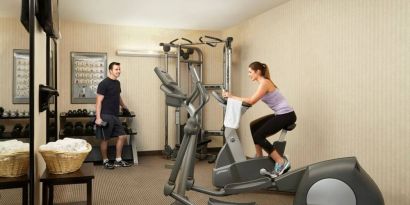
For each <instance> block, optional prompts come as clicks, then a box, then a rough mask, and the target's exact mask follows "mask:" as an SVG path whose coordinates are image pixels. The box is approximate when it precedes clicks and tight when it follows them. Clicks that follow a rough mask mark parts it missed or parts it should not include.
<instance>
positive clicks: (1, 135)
mask: <svg viewBox="0 0 410 205" xmlns="http://www.w3.org/2000/svg"><path fill="white" fill-rule="evenodd" d="M4 130H6V127H4V125H2V124H0V137H3V133H4Z"/></svg>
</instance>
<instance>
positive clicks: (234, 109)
mask: <svg viewBox="0 0 410 205" xmlns="http://www.w3.org/2000/svg"><path fill="white" fill-rule="evenodd" d="M241 109H242V101H239V100H235V99H232V98H228V103H227V105H226V112H225V120H224V125H225V127H230V128H233V129H237V128H238V127H239V122H240V121H241Z"/></svg>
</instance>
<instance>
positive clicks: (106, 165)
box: [103, 161, 115, 169]
mask: <svg viewBox="0 0 410 205" xmlns="http://www.w3.org/2000/svg"><path fill="white" fill-rule="evenodd" d="M103 165H104V168H106V169H114V168H115V167H114V164H113V163H112V162H110V161H106V162H103Z"/></svg>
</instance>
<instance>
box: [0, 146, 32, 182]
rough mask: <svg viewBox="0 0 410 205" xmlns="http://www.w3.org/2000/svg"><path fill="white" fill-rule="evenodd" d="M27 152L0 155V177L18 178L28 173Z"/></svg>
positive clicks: (28, 158) (28, 157)
mask: <svg viewBox="0 0 410 205" xmlns="http://www.w3.org/2000/svg"><path fill="white" fill-rule="evenodd" d="M29 160H30V155H29V152H13V153H5V154H0V177H19V176H23V175H26V174H27V173H28V164H29Z"/></svg>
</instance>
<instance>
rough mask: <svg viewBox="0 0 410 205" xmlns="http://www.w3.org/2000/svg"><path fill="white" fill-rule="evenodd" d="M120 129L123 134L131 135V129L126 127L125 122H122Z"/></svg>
mask: <svg viewBox="0 0 410 205" xmlns="http://www.w3.org/2000/svg"><path fill="white" fill-rule="evenodd" d="M122 127H123V128H124V131H125V133H127V134H131V133H132V129H131V128H130V127H128V124H127V122H123V123H122Z"/></svg>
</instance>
